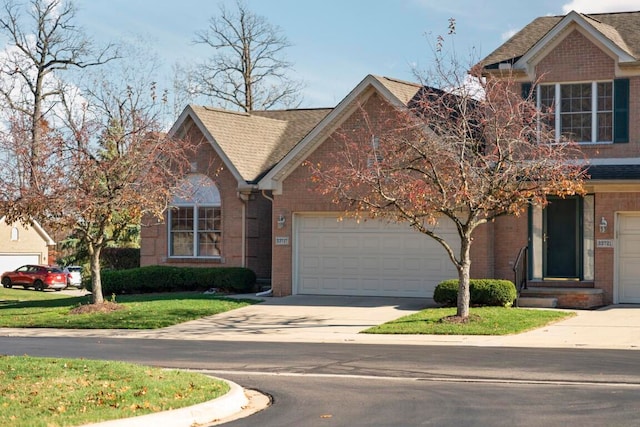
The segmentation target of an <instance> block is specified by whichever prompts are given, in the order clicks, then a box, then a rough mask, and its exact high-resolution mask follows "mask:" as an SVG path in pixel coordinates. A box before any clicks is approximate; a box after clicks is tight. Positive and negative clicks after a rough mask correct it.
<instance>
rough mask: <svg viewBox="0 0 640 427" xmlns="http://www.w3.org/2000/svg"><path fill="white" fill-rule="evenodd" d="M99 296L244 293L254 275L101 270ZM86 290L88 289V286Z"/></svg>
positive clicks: (216, 270) (242, 271) (215, 270)
mask: <svg viewBox="0 0 640 427" xmlns="http://www.w3.org/2000/svg"><path fill="white" fill-rule="evenodd" d="M101 279H102V294H103V295H111V294H125V293H127V294H141V293H150V292H181V291H187V292H188V291H205V290H207V289H211V288H217V289H218V290H219V291H221V292H230V293H248V292H253V291H254V290H255V289H256V275H255V273H254V272H253V271H252V270H249V269H248V268H241V267H209V268H206V267H169V266H162V265H152V266H147V267H139V268H133V269H128V270H103V271H102V273H101ZM87 289H89V290H91V286H88V287H87Z"/></svg>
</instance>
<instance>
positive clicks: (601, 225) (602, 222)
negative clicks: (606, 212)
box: [600, 217, 609, 233]
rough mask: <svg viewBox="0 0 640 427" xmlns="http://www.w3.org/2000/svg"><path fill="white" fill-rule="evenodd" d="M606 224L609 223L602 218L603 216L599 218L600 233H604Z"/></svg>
mask: <svg viewBox="0 0 640 427" xmlns="http://www.w3.org/2000/svg"><path fill="white" fill-rule="evenodd" d="M607 225H609V223H608V222H607V220H606V219H604V217H602V218H600V232H601V233H606V232H607Z"/></svg>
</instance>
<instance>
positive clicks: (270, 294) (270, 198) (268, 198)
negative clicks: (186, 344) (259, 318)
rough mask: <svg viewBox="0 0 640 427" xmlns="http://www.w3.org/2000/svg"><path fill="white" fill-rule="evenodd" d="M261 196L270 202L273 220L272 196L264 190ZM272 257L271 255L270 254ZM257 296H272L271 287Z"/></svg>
mask: <svg viewBox="0 0 640 427" xmlns="http://www.w3.org/2000/svg"><path fill="white" fill-rule="evenodd" d="M260 194H262V197H264V198H265V199H267V200H269V201H270V202H271V216H272V221H273V197H269V196H267V194H266V193H265V191H264V190H262V191H261V193H260ZM272 257H273V255H272ZM272 265H273V259H272ZM256 296H257V297H270V296H273V287H271V288H269V289H267V290H266V291H264V292H258V293H257V294H256Z"/></svg>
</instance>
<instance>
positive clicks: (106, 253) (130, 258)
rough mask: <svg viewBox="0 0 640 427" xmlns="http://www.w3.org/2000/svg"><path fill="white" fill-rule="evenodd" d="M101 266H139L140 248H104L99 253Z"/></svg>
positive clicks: (119, 268)
mask: <svg viewBox="0 0 640 427" xmlns="http://www.w3.org/2000/svg"><path fill="white" fill-rule="evenodd" d="M100 263H101V265H102V267H103V268H113V269H115V270H124V269H128V268H138V267H140V248H104V249H103V250H102V253H101V254H100Z"/></svg>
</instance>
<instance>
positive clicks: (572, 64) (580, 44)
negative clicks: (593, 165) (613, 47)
mask: <svg viewBox="0 0 640 427" xmlns="http://www.w3.org/2000/svg"><path fill="white" fill-rule="evenodd" d="M536 75H537V76H539V77H540V78H541V81H542V82H553V83H561V82H591V81H596V80H614V79H616V78H618V77H619V76H617V75H616V64H615V61H614V60H613V58H611V57H610V56H609V55H607V54H606V53H605V52H603V51H602V50H601V49H600V48H599V47H598V46H596V45H594V44H593V43H592V42H591V41H590V40H589V39H588V38H587V37H586V36H584V35H583V34H582V33H581V32H580V31H577V30H574V31H573V32H571V33H570V34H569V35H568V36H567V37H566V38H564V39H563V40H562V41H561V42H560V43H558V45H557V46H555V47H554V49H553V50H551V51H550V52H549V53H547V55H546V56H545V57H544V58H543V59H542V60H541V61H540V62H539V63H538V64H537V66H536ZM629 91H630V94H631V96H630V98H629V100H630V102H629V114H630V117H640V96H638V95H637V94H640V77H638V76H634V77H629ZM629 126H630V127H629V143H628V144H624V143H620V144H594V145H584V146H583V147H582V148H583V152H584V153H585V155H586V156H587V157H589V158H608V157H637V156H640V121H638V120H633V119H631V120H630V121H629Z"/></svg>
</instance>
